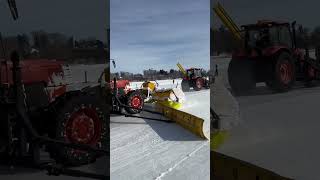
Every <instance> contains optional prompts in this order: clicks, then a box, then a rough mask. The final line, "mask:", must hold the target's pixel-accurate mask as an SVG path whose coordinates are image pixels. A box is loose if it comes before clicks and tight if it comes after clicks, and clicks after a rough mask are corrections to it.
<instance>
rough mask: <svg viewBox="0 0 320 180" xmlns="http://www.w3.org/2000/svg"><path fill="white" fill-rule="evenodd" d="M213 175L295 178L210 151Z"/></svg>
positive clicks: (275, 179)
mask: <svg viewBox="0 0 320 180" xmlns="http://www.w3.org/2000/svg"><path fill="white" fill-rule="evenodd" d="M210 158H211V160H210V168H211V171H210V172H211V175H210V176H211V177H212V178H213V179H217V180H219V179H233V180H257V179H259V180H269V179H272V180H293V179H291V178H287V177H283V176H281V175H279V174H276V173H275V172H272V171H270V170H267V169H264V168H261V167H258V166H256V165H253V164H251V163H248V162H245V161H242V160H239V159H236V158H233V157H230V156H227V155H224V154H221V153H218V152H215V151H212V150H211V153H210Z"/></svg>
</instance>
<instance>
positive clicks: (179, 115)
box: [156, 103, 208, 139]
mask: <svg viewBox="0 0 320 180" xmlns="http://www.w3.org/2000/svg"><path fill="white" fill-rule="evenodd" d="M156 110H157V111H158V112H160V113H162V114H163V115H164V116H165V117H166V118H168V119H170V120H172V121H175V122H176V123H177V124H179V125H180V126H182V127H183V128H185V129H187V130H189V131H191V132H192V133H193V134H196V135H197V136H199V137H201V138H203V139H208V138H207V137H206V136H205V135H204V133H203V123H204V120H203V119H201V118H199V117H197V116H194V115H192V114H189V113H186V112H183V111H180V110H177V109H173V108H171V107H167V106H164V105H162V104H160V103H156Z"/></svg>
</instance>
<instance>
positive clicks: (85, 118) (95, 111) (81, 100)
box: [48, 95, 109, 166]
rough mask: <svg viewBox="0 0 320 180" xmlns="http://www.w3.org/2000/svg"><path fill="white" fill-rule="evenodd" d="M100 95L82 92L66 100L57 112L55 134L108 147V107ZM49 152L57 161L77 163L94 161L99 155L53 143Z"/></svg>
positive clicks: (77, 141) (66, 138) (64, 138)
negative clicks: (83, 93)
mask: <svg viewBox="0 0 320 180" xmlns="http://www.w3.org/2000/svg"><path fill="white" fill-rule="evenodd" d="M104 108H105V107H104V106H103V102H101V101H100V100H99V99H98V97H94V96H87V95H80V96H75V97H73V98H71V99H70V100H68V101H66V102H65V103H64V105H63V107H61V109H60V111H59V112H58V115H57V118H56V127H55V132H54V136H55V137H54V138H55V139H58V140H63V141H65V142H70V143H76V144H86V145H89V146H92V147H95V148H102V149H107V146H108V144H107V143H108V139H107V134H109V133H108V130H109V128H108V127H107V114H106V113H105V112H106V109H104ZM48 148H49V153H50V156H51V157H52V158H53V159H55V160H56V161H57V162H59V163H62V164H65V165H71V166H78V165H83V164H88V163H91V162H94V161H95V160H96V159H97V158H98V157H99V156H100V155H99V154H97V153H95V152H89V151H83V150H78V149H73V148H68V147H63V146H59V145H50V146H49V147H48Z"/></svg>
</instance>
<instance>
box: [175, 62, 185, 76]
mask: <svg viewBox="0 0 320 180" xmlns="http://www.w3.org/2000/svg"><path fill="white" fill-rule="evenodd" d="M177 66H178V68H179V70H180V71H181V72H182V74H183V76H185V77H186V76H187V72H186V70H185V69H184V68H183V67H182V65H181V64H180V63H178V64H177Z"/></svg>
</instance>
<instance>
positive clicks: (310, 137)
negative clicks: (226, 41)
mask: <svg viewBox="0 0 320 180" xmlns="http://www.w3.org/2000/svg"><path fill="white" fill-rule="evenodd" d="M213 61H214V62H215V63H217V64H218V65H219V66H218V68H219V70H220V74H222V75H224V79H225V80H227V76H226V70H227V67H228V63H229V61H230V58H216V59H213ZM225 84H226V87H228V83H227V81H225ZM236 99H237V100H238V102H239V104H240V113H241V123H240V124H239V125H238V126H236V127H234V128H232V129H231V130H230V131H229V132H230V137H229V139H228V140H227V141H226V142H225V144H224V145H223V146H222V147H221V148H220V149H219V150H218V151H219V152H221V153H224V154H226V155H229V156H232V157H235V158H239V159H241V160H244V161H248V162H251V163H253V164H256V165H258V166H260V167H263V168H266V169H269V170H272V171H275V172H276V173H278V174H280V175H282V176H287V177H290V178H293V179H301V180H312V179H320V175H319V173H318V166H317V164H318V162H320V156H319V151H320V146H319V145H318V142H317V140H316V139H317V138H316V137H318V136H319V135H320V133H319V132H320V131H319V127H320V121H319V113H318V112H319V108H318V107H319V103H320V102H319V99H320V87H314V88H304V87H303V86H302V85H301V84H299V83H297V84H296V86H295V87H294V88H293V90H291V91H289V92H286V93H276V94H274V93H272V92H271V91H270V90H269V89H268V88H266V87H265V85H264V84H263V83H261V84H257V88H256V90H255V91H254V93H253V94H252V95H250V96H241V97H237V98H236ZM222 120H223V119H222Z"/></svg>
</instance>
